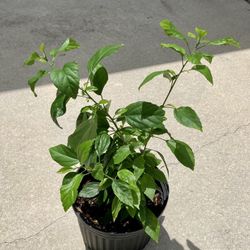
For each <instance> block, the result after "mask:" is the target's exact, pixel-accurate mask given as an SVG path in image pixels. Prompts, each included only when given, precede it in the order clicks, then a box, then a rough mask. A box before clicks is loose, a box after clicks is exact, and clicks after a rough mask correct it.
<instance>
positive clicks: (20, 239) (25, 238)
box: [0, 211, 72, 246]
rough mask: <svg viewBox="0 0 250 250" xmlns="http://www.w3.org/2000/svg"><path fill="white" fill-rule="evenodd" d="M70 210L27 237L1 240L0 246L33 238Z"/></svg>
mask: <svg viewBox="0 0 250 250" xmlns="http://www.w3.org/2000/svg"><path fill="white" fill-rule="evenodd" d="M71 212H72V211H70V212H68V213H66V214H64V215H63V216H61V217H58V218H57V219H55V220H53V221H52V222H50V223H49V224H48V225H46V226H44V227H43V228H42V229H40V230H39V231H38V232H36V233H34V234H31V235H29V236H27V237H20V238H17V239H14V240H12V241H3V242H0V246H1V245H11V244H15V243H17V242H18V241H26V240H29V239H31V238H34V237H36V236H37V235H39V234H40V233H42V232H43V231H45V230H46V229H47V228H49V227H50V226H52V225H54V224H56V223H57V222H58V221H59V220H61V219H63V218H64V217H66V216H67V215H68V214H70V213H71Z"/></svg>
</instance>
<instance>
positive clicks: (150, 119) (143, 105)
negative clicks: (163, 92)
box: [124, 101, 165, 130]
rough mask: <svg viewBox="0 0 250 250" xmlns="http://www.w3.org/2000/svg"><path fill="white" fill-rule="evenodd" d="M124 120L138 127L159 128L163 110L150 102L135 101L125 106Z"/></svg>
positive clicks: (162, 118) (161, 122) (163, 118)
mask: <svg viewBox="0 0 250 250" xmlns="http://www.w3.org/2000/svg"><path fill="white" fill-rule="evenodd" d="M126 109H127V112H126V113H125V114H124V116H125V119H126V122H127V123H128V124H129V125H130V126H132V127H135V128H138V129H142V130H144V129H154V128H161V127H162V126H163V121H164V120H165V117H164V115H165V111H164V110H163V109H162V108H161V107H159V106H157V105H155V104H153V103H150V102H142V101H139V102H135V103H132V104H130V105H128V106H127V107H126Z"/></svg>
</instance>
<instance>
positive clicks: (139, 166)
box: [133, 156, 145, 180]
mask: <svg viewBox="0 0 250 250" xmlns="http://www.w3.org/2000/svg"><path fill="white" fill-rule="evenodd" d="M144 164H145V161H144V159H143V156H139V157H137V158H136V159H135V160H134V162H133V169H134V176H135V178H136V180H138V179H139V178H140V176H141V175H142V174H143V173H144V171H145V165H144Z"/></svg>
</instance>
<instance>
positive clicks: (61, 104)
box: [50, 91, 70, 128]
mask: <svg viewBox="0 0 250 250" xmlns="http://www.w3.org/2000/svg"><path fill="white" fill-rule="evenodd" d="M69 99H70V97H67V96H66V95H64V94H63V93H61V92H60V91H57V94H56V98H55V100H54V101H53V102H52V104H51V107H50V115H51V118H52V120H53V122H54V123H55V124H56V125H57V126H58V127H59V128H62V127H61V126H60V125H59V123H58V121H57V118H58V117H60V116H63V115H64V114H65V113H66V104H67V102H68V101H69Z"/></svg>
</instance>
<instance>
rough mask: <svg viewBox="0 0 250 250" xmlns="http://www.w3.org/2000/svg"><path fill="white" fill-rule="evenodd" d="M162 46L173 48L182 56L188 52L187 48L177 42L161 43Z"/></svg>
mask: <svg viewBox="0 0 250 250" xmlns="http://www.w3.org/2000/svg"><path fill="white" fill-rule="evenodd" d="M161 47H162V48H168V49H172V50H174V51H176V52H177V53H179V54H181V55H182V56H184V55H185V54H186V50H185V49H184V48H182V47H181V46H179V45H177V44H172V43H161Z"/></svg>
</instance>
